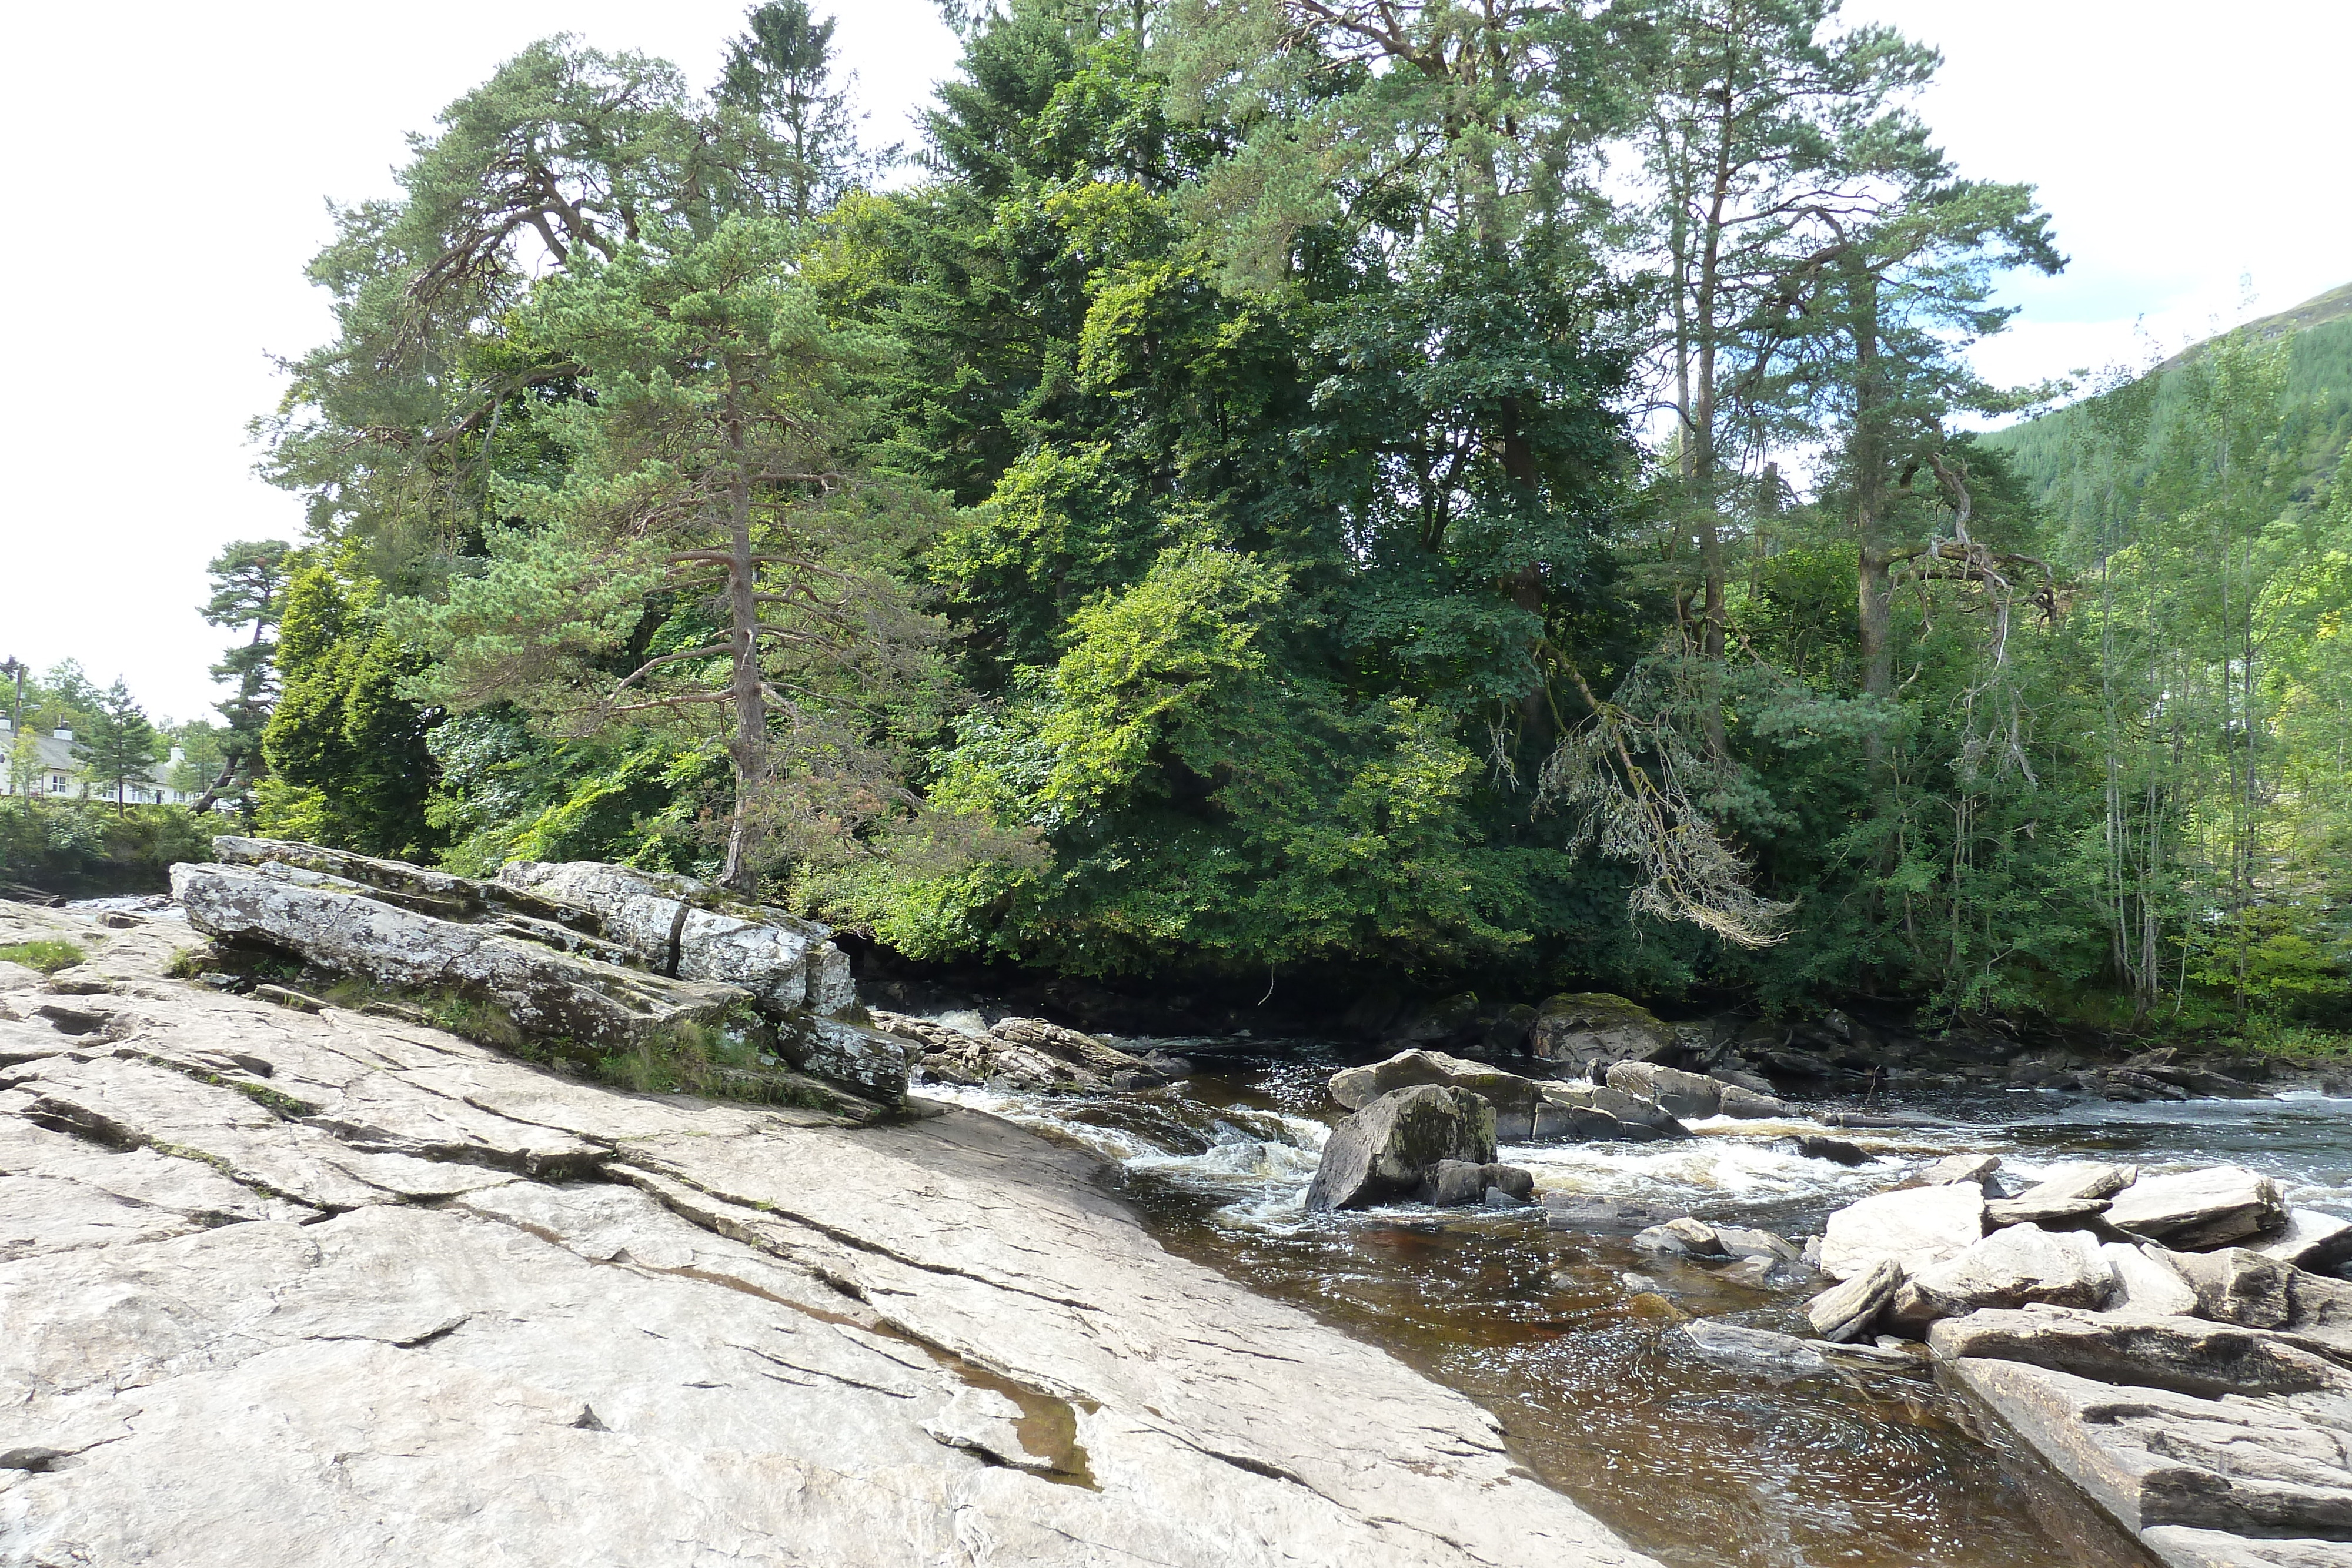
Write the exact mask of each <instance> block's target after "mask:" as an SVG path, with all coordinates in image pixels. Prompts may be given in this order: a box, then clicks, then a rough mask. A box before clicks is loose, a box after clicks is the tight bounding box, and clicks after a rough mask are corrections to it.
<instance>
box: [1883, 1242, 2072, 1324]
mask: <svg viewBox="0 0 2352 1568" xmlns="http://www.w3.org/2000/svg"><path fill="white" fill-rule="evenodd" d="M2115 1288H2116V1270H2115V1265H2114V1264H2113V1263H2111V1262H2109V1261H2108V1260H2107V1259H2106V1257H2105V1255H2104V1254H2103V1253H2102V1252H2101V1251H2100V1249H2099V1244H2098V1242H2097V1241H2096V1240H2095V1239H2093V1238H2092V1237H2090V1236H2087V1235H2084V1233H2083V1232H2081V1231H2079V1230H2067V1231H2056V1232H2053V1231H2046V1230H2043V1229H2042V1228H2039V1227H2037V1226H2032V1225H2015V1226H2011V1227H2010V1228H2008V1229H2006V1230H1996V1231H1994V1232H1993V1233H1992V1234H1991V1235H1990V1236H1988V1237H1986V1238H1985V1239H1983V1240H1981V1241H1979V1242H1977V1243H1976V1244H1975V1245H1974V1246H1971V1247H1969V1249H1967V1250H1966V1251H1964V1252H1961V1253H1959V1254H1958V1256H1956V1257H1952V1258H1948V1259H1946V1260H1944V1261H1942V1262H1940V1263H1936V1264H1932V1265H1930V1266H1929V1267H1927V1269H1924V1270H1921V1271H1920V1272H1919V1273H1917V1274H1916V1275H1914V1276H1912V1277H1911V1278H1909V1279H1907V1280H1906V1281H1904V1283H1903V1286H1902V1288H1901V1289H1900V1290H1898V1291H1896V1292H1895V1302H1894V1308H1893V1316H1894V1318H1895V1322H1898V1323H1904V1324H1926V1323H1928V1322H1934V1321H1935V1320H1937V1319H1938V1318H1950V1317H1958V1316H1960V1315H1961V1314H1962V1313H1965V1312H1975V1311H1977V1310H1978V1309H1979V1308H1982V1307H2022V1306H2025V1305H2028V1304H2029V1303H2032V1302H2045V1303H2047V1304H2049V1305H2052V1306H2060V1307H2087V1308H2093V1309H2096V1308H2099V1307H2104V1306H2105V1305H2106V1303H2107V1298H2108V1297H2109V1296H2110V1295H2111V1294H2113V1293H2114V1291H2115Z"/></svg>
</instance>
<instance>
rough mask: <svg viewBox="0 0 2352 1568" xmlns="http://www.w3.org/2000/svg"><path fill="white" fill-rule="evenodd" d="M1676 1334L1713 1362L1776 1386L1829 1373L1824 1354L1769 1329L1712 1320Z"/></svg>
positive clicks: (1692, 1324) (1682, 1328)
mask: <svg viewBox="0 0 2352 1568" xmlns="http://www.w3.org/2000/svg"><path fill="white" fill-rule="evenodd" d="M1675 1332H1676V1333H1679V1334H1680V1335H1681V1336H1682V1338H1683V1340H1684V1341H1685V1343H1688V1344H1689V1345H1690V1346H1692V1347H1693V1348H1694V1349H1696V1351H1697V1352H1698V1353H1699V1354H1701V1355H1704V1356H1706V1358H1707V1359H1708V1360H1709V1361H1712V1362H1716V1363H1717V1364H1721V1365H1724V1366H1727V1367H1729V1368H1731V1369H1732V1370H1733V1371H1736V1372H1744V1373H1748V1374H1750V1375H1754V1376H1759V1377H1764V1378H1768V1379H1769V1380H1771V1381H1773V1382H1775V1383H1784V1382H1787V1381H1788V1380H1789V1379H1790V1378H1795V1377H1810V1376H1813V1375H1817V1374H1820V1373H1824V1372H1827V1371H1828V1370H1829V1363H1828V1362H1827V1361H1824V1360H1823V1359H1822V1353H1821V1352H1819V1351H1817V1350H1815V1349H1814V1348H1813V1347H1812V1346H1811V1345H1809V1344H1807V1343H1805V1342H1804V1341H1802V1340H1801V1339H1799V1338H1797V1337H1796V1336H1795V1335H1794V1334H1785V1333H1772V1332H1771V1331H1770V1330H1769V1329H1751V1328H1747V1327H1744V1326H1742V1325H1741V1324H1738V1323H1727V1322H1720V1321H1717V1320H1715V1319H1709V1318H1700V1319H1697V1320H1696V1321H1694V1322H1686V1323H1682V1324H1679V1325H1677V1327H1676V1329H1675Z"/></svg>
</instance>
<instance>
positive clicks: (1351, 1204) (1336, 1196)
mask: <svg viewBox="0 0 2352 1568" xmlns="http://www.w3.org/2000/svg"><path fill="white" fill-rule="evenodd" d="M1440 1160H1461V1161H1465V1162H1466V1163H1468V1164H1470V1165H1474V1166H1488V1165H1492V1164H1494V1163H1495V1108H1494V1106H1493V1105H1491V1104H1489V1103H1487V1102H1486V1100H1484V1099H1482V1098H1480V1097H1479V1096H1478V1095H1475V1094H1473V1093H1471V1092H1469V1091H1468V1090H1466V1089H1451V1088H1447V1087H1445V1086H1444V1085H1442V1084H1436V1083H1423V1084H1417V1085H1415V1086H1414V1087H1412V1088H1410V1089H1396V1090H1391V1091H1390V1092H1388V1093H1386V1094H1383V1095H1381V1097H1380V1098H1379V1099H1377V1100H1375V1101H1373V1102H1372V1103H1370V1104H1369V1105H1366V1106H1365V1107H1364V1108H1363V1109H1362V1110H1360V1111H1358V1112H1357V1113H1354V1114H1353V1115H1351V1116H1349V1118H1348V1119H1347V1120H1346V1121H1344V1122H1342V1123H1340V1124H1339V1125H1338V1126H1337V1127H1334V1128H1333V1129H1332V1130H1331V1136H1330V1138H1329V1139H1328V1141H1327V1142H1326V1143H1325V1144H1324V1145H1323V1158H1322V1161H1321V1163H1320V1164H1319V1165H1318V1166H1316V1167H1315V1179H1314V1181H1313V1183H1312V1184H1311V1185H1309V1186H1308V1187H1307V1209H1308V1211H1309V1212H1310V1213H1312V1212H1320V1211H1323V1210H1326V1209H1335V1208H1363V1207H1369V1206H1370V1205H1372V1204H1376V1203H1381V1202H1383V1201H1385V1200H1388V1199H1391V1198H1397V1197H1405V1196H1407V1195H1409V1194H1411V1193H1412V1192H1413V1191H1414V1190H1415V1189H1417V1188H1418V1187H1419V1186H1421V1184H1422V1181H1423V1178H1424V1177H1425V1176H1427V1175H1428V1173H1429V1172H1430V1170H1431V1169H1432V1168H1433V1167H1434V1166H1436V1165H1437V1163H1438V1162H1439V1161H1440Z"/></svg>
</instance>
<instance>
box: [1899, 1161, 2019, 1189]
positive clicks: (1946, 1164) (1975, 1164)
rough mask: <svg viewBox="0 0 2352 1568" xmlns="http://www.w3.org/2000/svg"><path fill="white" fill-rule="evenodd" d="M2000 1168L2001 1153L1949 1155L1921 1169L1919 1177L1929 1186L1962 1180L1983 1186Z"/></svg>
mask: <svg viewBox="0 0 2352 1568" xmlns="http://www.w3.org/2000/svg"><path fill="white" fill-rule="evenodd" d="M1999 1169H2000V1155H1945V1156H1944V1157H1943V1158H1942V1159H1940V1160H1937V1162H1936V1163H1935V1164H1934V1165H1932V1166H1928V1167H1927V1169H1925V1170H1923V1171H1921V1172H1920V1173H1919V1179H1920V1181H1922V1182H1923V1183H1925V1184H1926V1185H1927V1186H1956V1185H1958V1183H1961V1182H1973V1183H1975V1184H1976V1185H1977V1186H1984V1184H1985V1182H1986V1180H1987V1178H1989V1177H1990V1176H1991V1175H1992V1174H1993V1172H1995V1171H1997V1170H1999Z"/></svg>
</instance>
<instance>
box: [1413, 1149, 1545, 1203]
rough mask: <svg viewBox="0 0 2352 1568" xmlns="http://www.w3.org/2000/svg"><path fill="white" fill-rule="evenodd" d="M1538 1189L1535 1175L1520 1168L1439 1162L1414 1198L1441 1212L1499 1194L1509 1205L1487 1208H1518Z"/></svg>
mask: <svg viewBox="0 0 2352 1568" xmlns="http://www.w3.org/2000/svg"><path fill="white" fill-rule="evenodd" d="M1535 1186H1536V1178H1535V1174H1534V1173H1533V1172H1531V1171H1528V1170H1523V1169H1521V1168H1520V1167H1519V1166H1501V1165H1484V1166H1482V1165H1475V1164H1473V1163H1472V1162H1470V1161H1468V1160H1440V1161H1438V1162H1437V1163H1436V1164H1435V1165H1433V1166H1430V1167H1429V1169H1428V1170H1427V1171H1426V1172H1425V1173H1423V1176H1422V1180H1421V1186H1419V1187H1418V1188H1416V1189H1415V1190H1414V1193H1413V1196H1414V1197H1418V1198H1419V1199H1421V1201H1422V1202H1423V1203H1426V1204H1432V1205H1434V1206H1435V1207H1439V1208H1469V1207H1475V1206H1476V1205H1478V1204H1481V1203H1487V1202H1488V1196H1487V1195H1488V1194H1490V1193H1500V1194H1501V1195H1502V1196H1503V1197H1504V1199H1505V1200H1506V1203H1505V1204H1488V1207H1506V1205H1507V1206H1510V1207H1516V1206H1517V1205H1520V1204H1523V1203H1526V1202H1527V1201H1528V1195H1530V1194H1531V1193H1533V1192H1534V1191H1535Z"/></svg>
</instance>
